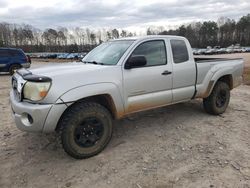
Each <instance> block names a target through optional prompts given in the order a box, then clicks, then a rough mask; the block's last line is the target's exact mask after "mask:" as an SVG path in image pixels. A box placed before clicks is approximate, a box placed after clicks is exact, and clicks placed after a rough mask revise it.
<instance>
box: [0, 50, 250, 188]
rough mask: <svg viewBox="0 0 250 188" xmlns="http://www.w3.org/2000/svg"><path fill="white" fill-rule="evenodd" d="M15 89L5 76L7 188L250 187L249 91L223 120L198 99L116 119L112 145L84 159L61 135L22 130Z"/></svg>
mask: <svg viewBox="0 0 250 188" xmlns="http://www.w3.org/2000/svg"><path fill="white" fill-rule="evenodd" d="M244 55H245V54H244ZM232 56H233V55H232ZM234 57H235V56H234ZM246 58H247V59H246V60H247V63H246V66H248V65H250V54H248V55H246ZM44 65H47V63H46V62H43V63H37V62H34V63H33V67H37V66H44ZM9 90H10V76H9V75H0V187H1V188H5V187H8V188H9V187H25V188H26V187H27V188H28V187H35V188H40V187H76V188H80V187H98V188H107V187H112V188H113V187H126V188H127V187H132V188H151V187H156V188H171V187H185V188H187V187H190V188H194V187H199V188H201V187H204V188H212V187H218V188H220V187H228V188H250V118H249V117H250V86H247V85H242V86H240V87H238V88H236V89H234V90H233V91H232V93H231V101H230V105H229V107H228V109H227V111H226V113H224V114H223V115H221V116H211V115H208V114H206V113H205V112H204V110H203V108H202V101H201V100H194V101H191V102H187V103H181V104H177V105H173V106H168V107H163V108H159V109H155V110H151V111H146V112H143V113H138V114H135V115H132V116H129V117H128V118H125V119H123V120H119V121H115V122H114V134H113V138H112V140H111V142H110V144H109V145H108V147H107V148H106V149H105V150H104V151H103V152H102V153H100V154H99V155H97V156H95V157H92V158H89V159H85V160H75V159H72V158H70V157H69V156H68V155H67V154H65V153H64V151H63V149H62V147H61V144H60V139H59V137H58V135H56V134H49V135H43V134H33V133H25V132H21V131H19V130H18V129H17V128H16V126H15V124H14V122H13V120H12V117H11V108H10V105H9Z"/></svg>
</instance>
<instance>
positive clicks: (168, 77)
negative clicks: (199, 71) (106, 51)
mask: <svg viewBox="0 0 250 188" xmlns="http://www.w3.org/2000/svg"><path fill="white" fill-rule="evenodd" d="M167 45H168V41H167V40H166V39H165V38H159V39H158V38H157V39H145V40H143V41H140V42H139V43H137V44H136V45H135V46H134V47H133V49H132V50H131V52H130V53H129V55H128V57H127V59H129V57H131V56H138V55H139V56H145V58H146V60H147V64H146V65H145V66H142V67H136V68H131V69H124V65H125V64H126V61H125V63H124V64H123V67H122V68H123V89H124V102H125V113H126V114H129V113H132V112H137V111H141V110H146V109H150V108H154V107H158V106H164V105H166V104H169V103H171V102H172V82H173V81H172V69H173V68H172V63H171V59H170V57H171V56H169V53H170V52H169V50H168V48H167Z"/></svg>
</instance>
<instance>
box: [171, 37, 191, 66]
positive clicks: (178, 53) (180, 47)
mask: <svg viewBox="0 0 250 188" xmlns="http://www.w3.org/2000/svg"><path fill="white" fill-rule="evenodd" d="M170 43H171V48H172V53H173V59H174V62H175V63H183V62H186V61H188V59H189V56H188V50H187V46H186V43H185V41H184V40H171V41H170Z"/></svg>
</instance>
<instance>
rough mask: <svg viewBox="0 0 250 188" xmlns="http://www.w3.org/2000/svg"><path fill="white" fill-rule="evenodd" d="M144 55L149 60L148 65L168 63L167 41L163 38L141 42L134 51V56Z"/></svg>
mask: <svg viewBox="0 0 250 188" xmlns="http://www.w3.org/2000/svg"><path fill="white" fill-rule="evenodd" d="M138 55H143V56H145V58H146V60H147V64H146V66H156V65H165V64H167V54H166V47H165V43H164V41H162V40H157V41H148V42H144V43H142V44H140V45H139V46H138V47H137V48H136V49H135V50H134V51H133V53H132V56H138Z"/></svg>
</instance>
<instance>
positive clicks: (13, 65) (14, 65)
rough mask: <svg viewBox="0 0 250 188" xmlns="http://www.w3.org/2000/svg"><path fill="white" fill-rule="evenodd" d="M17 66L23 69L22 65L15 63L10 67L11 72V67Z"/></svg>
mask: <svg viewBox="0 0 250 188" xmlns="http://www.w3.org/2000/svg"><path fill="white" fill-rule="evenodd" d="M15 65H17V66H18V67H21V65H20V64H19V63H13V64H11V65H10V66H9V71H10V69H11V67H13V66H15Z"/></svg>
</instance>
